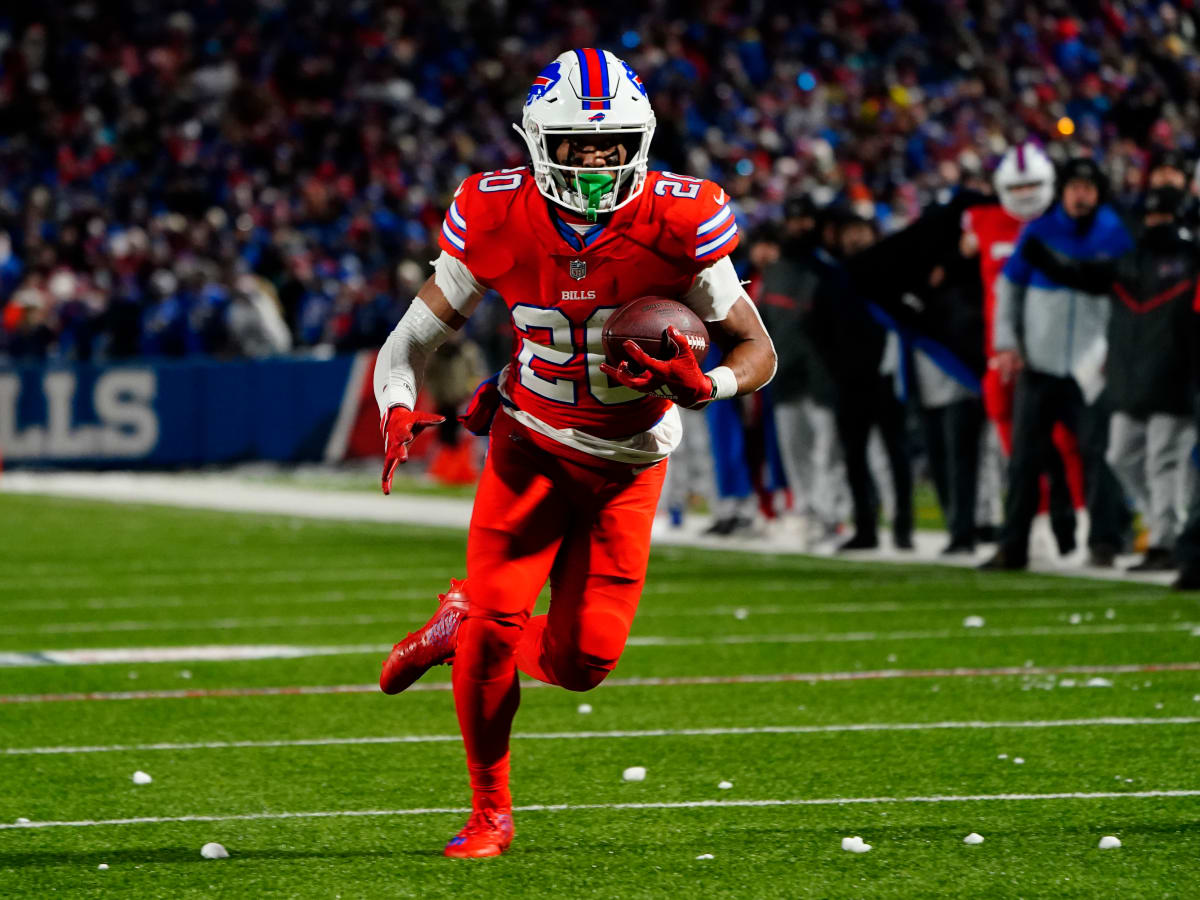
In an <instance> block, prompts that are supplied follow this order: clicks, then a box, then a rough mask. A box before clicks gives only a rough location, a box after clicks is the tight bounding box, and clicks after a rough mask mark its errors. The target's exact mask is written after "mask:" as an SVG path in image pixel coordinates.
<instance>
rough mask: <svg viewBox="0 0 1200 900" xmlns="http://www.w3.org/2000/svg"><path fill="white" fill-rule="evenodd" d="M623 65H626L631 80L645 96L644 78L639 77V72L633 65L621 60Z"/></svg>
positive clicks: (626, 71)
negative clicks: (634, 69)
mask: <svg viewBox="0 0 1200 900" xmlns="http://www.w3.org/2000/svg"><path fill="white" fill-rule="evenodd" d="M621 65H623V66H624V67H625V74H626V75H628V76H629V80H630V81H632V82H633V86H634V87H636V88H637V89H638V91H639V92H640V93H641V95H642V96H643V97H645V96H646V86H645V85H644V84H642V79H640V78H638V73H637V72H635V71H633V66H631V65H630V64H629V63H627V62H625V60H621Z"/></svg>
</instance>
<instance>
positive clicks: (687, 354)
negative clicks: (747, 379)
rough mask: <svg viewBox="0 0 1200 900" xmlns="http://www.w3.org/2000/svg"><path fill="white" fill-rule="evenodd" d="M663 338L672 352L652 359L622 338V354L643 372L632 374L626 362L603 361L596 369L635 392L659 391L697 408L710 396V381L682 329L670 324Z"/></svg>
mask: <svg viewBox="0 0 1200 900" xmlns="http://www.w3.org/2000/svg"><path fill="white" fill-rule="evenodd" d="M667 338H668V340H670V342H671V343H672V345H674V347H675V355H674V356H672V357H671V358H670V359H655V358H654V357H653V356H651V355H650V354H649V353H647V352H646V351H645V350H643V349H642V348H641V347H639V346H638V345H637V344H635V343H634V342H633V341H626V342H625V344H624V349H625V353H626V354H628V356H629V358H630V359H631V360H633V362H635V363H636V364H637V365H639V366H641V367H642V369H643V371H642V372H639V373H637V374H635V373H634V372H633V369H632V368H631V367H630V365H629V363H628V362H622V363H621V365H619V366H616V367H613V366H610V365H609V364H608V363H606V362H603V363H600V371H601V372H603V373H604V374H605V375H608V376H610V377H612V378H614V379H616V380H617V381H619V382H620V383H621V384H623V385H625V387H628V388H633V389H634V390H635V391H641V392H642V393H643V394H649V393H652V392H653V393H659V394H661V395H662V396H664V397H670V398H671V399H672V400H674V401H675V402H676V403H678V404H679V405H680V406H686V407H688V408H689V409H698V408H699V407H701V406H704V405H705V404H707V403H708V401H709V400H711V399H712V392H713V381H712V379H711V378H709V377H708V376H707V375H705V374H704V372H703V371H702V370H701V369H700V364H699V363H698V362H696V357H695V356H693V355H692V350H691V348H690V347H688V342H687V338H686V337H684V335H683V332H681V331H680V330H679V329H678V328H676V327H675V326H674V325H670V326H668V327H667Z"/></svg>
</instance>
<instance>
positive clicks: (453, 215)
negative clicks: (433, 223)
mask: <svg viewBox="0 0 1200 900" xmlns="http://www.w3.org/2000/svg"><path fill="white" fill-rule="evenodd" d="M447 215H449V216H450V221H452V222H453V223H454V224H455V225H457V226H458V229H459V231H461V232H463V233H464V234H465V233H466V231H467V220H466V219H464V218H463V217H462V213H460V212H459V211H458V201H457V200H455V201H454V202H453V203H451V204H450V211H449V212H448V213H447Z"/></svg>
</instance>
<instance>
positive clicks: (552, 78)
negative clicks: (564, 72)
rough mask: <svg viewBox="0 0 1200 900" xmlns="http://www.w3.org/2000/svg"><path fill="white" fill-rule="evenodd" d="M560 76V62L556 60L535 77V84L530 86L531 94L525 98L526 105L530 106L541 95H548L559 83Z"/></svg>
mask: <svg viewBox="0 0 1200 900" xmlns="http://www.w3.org/2000/svg"><path fill="white" fill-rule="evenodd" d="M559 77H560V76H559V62H558V60H555V61H554V62H552V63H550V65H548V66H546V68H544V69H542V71H541V72H539V73H538V76H537V78H535V79H533V84H531V85H530V86H529V95H528V96H527V97H526V98H525V105H526V106H528V105H529V104H530V103H532V102H533V101H534V100H537V99H538V98H539V97H544V96H546V93H547V92H548V91H549V90H550V89H551V88H553V87H554V86H555V85H556V84H558V79H559Z"/></svg>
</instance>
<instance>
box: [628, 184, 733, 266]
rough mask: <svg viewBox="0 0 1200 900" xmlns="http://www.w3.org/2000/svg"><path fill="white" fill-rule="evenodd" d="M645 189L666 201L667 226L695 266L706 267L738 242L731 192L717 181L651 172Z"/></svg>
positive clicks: (660, 199)
mask: <svg viewBox="0 0 1200 900" xmlns="http://www.w3.org/2000/svg"><path fill="white" fill-rule="evenodd" d="M650 174H651V176H652V177H651V178H648V179H647V182H646V188H645V189H646V190H648V191H653V192H654V194H655V195H656V196H655V200H656V201H657V203H659V204H665V211H664V213H663V214H664V216H665V218H666V220H667V230H668V231H669V232H670V233H671V234H672V235H673V236H674V237H676V238H677V240H678V242H679V252H680V253H681V255H682V256H684V257H685V258H686V259H687V260H689V261H690V262H692V263H693V265H695V266H696V268H704V267H705V266H708V265H710V264H711V263H713V262H715V261H716V260H718V259H720V258H721V257H722V256H728V255H729V254H730V253H732V252H733V250H734V248H735V247H737V245H738V225H737V217H736V216H735V215H734V213H733V205H732V203H730V201H729V196H728V195H727V194H726V193H725V191H724V190H723V189H722V188H721V186H720V185H718V184H716V183H715V182H712V181H708V180H706V179H703V178H692V177H689V176H687V175H676V174H674V173H672V172H652V173H650Z"/></svg>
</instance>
